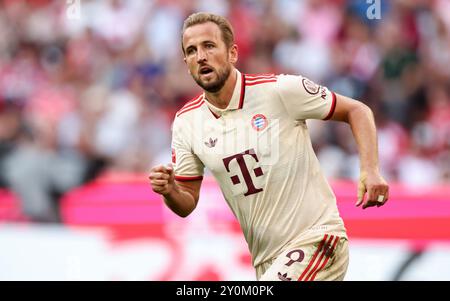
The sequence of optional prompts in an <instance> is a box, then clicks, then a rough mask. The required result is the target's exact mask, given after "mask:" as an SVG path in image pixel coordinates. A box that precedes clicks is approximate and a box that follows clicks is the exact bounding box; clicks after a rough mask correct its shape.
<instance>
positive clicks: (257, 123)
mask: <svg viewBox="0 0 450 301" xmlns="http://www.w3.org/2000/svg"><path fill="white" fill-rule="evenodd" d="M268 124H269V122H268V121H267V118H266V116H264V115H263V114H256V115H255V116H253V118H252V127H253V128H254V129H255V130H256V131H258V132H260V131H262V130H264V129H265V128H266V127H267V125H268Z"/></svg>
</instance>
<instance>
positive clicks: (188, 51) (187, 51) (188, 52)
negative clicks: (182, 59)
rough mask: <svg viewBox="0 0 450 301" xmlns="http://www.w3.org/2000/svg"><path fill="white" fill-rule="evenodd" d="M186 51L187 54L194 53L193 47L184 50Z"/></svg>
mask: <svg viewBox="0 0 450 301" xmlns="http://www.w3.org/2000/svg"><path fill="white" fill-rule="evenodd" d="M186 53H187V54H188V55H191V54H194V53H195V49H194V48H189V49H188V50H186Z"/></svg>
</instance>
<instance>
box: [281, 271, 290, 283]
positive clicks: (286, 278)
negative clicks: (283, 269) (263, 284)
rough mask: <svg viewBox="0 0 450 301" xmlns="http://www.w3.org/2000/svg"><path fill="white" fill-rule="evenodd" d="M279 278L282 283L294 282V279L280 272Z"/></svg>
mask: <svg viewBox="0 0 450 301" xmlns="http://www.w3.org/2000/svg"><path fill="white" fill-rule="evenodd" d="M278 278H279V279H280V280H281V281H292V278H288V276H287V273H284V274H283V275H282V274H281V273H280V272H278Z"/></svg>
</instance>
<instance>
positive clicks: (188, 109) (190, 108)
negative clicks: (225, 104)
mask: <svg viewBox="0 0 450 301" xmlns="http://www.w3.org/2000/svg"><path fill="white" fill-rule="evenodd" d="M204 103H205V101H204V100H202V101H200V102H199V103H198V104H196V105H193V106H190V107H188V108H186V109H183V110H180V111H179V112H178V113H177V117H180V115H182V114H184V113H186V112H189V111H192V110H195V109H197V108H200V107H201V106H202V105H203V104H204Z"/></svg>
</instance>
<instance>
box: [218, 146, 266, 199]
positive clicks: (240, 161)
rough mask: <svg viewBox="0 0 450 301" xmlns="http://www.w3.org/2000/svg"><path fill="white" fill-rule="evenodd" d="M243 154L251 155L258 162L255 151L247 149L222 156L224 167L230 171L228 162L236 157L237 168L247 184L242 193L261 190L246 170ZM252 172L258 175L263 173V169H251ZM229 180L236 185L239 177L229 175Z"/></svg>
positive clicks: (249, 193) (252, 192) (239, 181)
mask: <svg viewBox="0 0 450 301" xmlns="http://www.w3.org/2000/svg"><path fill="white" fill-rule="evenodd" d="M245 156H251V157H253V158H254V159H255V160H256V162H259V160H258V157H257V156H256V153H255V150H254V149H249V150H246V151H245V152H243V153H240V154H237V155H233V156H230V157H227V158H224V159H223V163H224V164H225V168H226V169H227V171H228V172H230V162H231V161H233V160H234V159H236V161H237V163H238V164H239V168H240V169H241V173H242V177H243V178H244V182H245V184H246V185H247V189H248V190H247V192H246V193H245V194H244V195H245V196H248V195H251V194H255V193H258V192H261V191H263V189H262V188H256V187H255V184H254V183H253V181H252V176H251V174H250V171H249V170H248V168H247V165H246V164H245V160H244V157H245ZM253 172H254V173H255V176H256V177H260V176H262V175H263V171H262V169H261V167H258V168H255V169H253ZM231 182H232V183H233V184H234V185H237V184H239V183H241V179H240V178H239V176H238V175H234V176H232V177H231Z"/></svg>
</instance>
